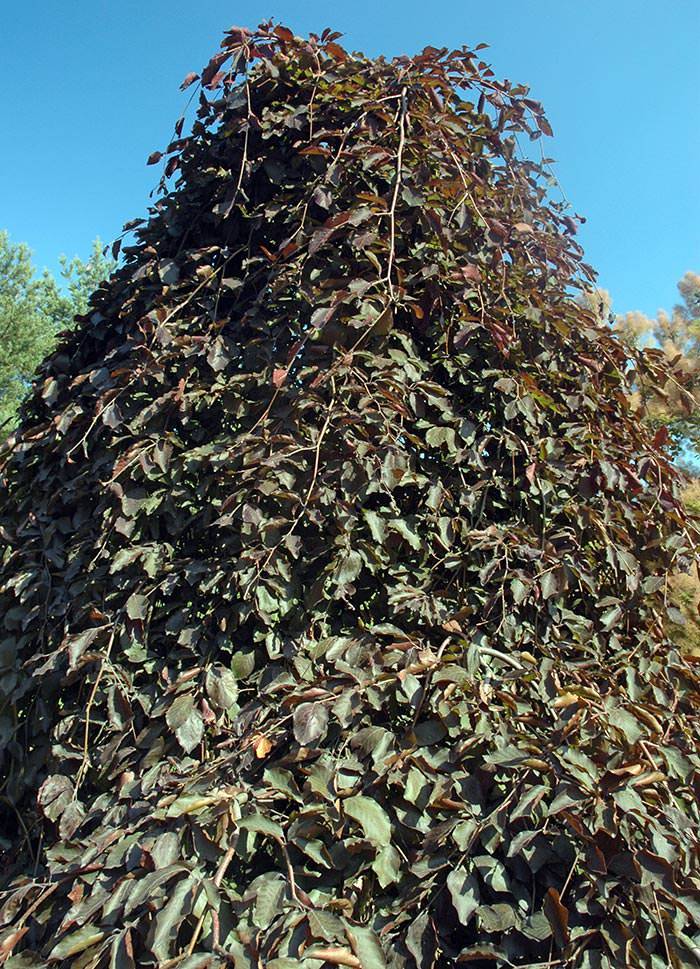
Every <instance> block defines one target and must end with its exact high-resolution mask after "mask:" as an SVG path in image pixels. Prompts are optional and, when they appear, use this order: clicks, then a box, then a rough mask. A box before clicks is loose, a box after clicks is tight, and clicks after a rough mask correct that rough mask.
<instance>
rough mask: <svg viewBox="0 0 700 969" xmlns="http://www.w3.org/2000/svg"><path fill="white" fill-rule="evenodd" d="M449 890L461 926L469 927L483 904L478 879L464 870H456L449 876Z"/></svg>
mask: <svg viewBox="0 0 700 969" xmlns="http://www.w3.org/2000/svg"><path fill="white" fill-rule="evenodd" d="M447 888H448V890H449V892H450V897H451V899H452V904H453V905H454V907H455V909H456V910H457V917H458V918H459V922H460V925H468V924H469V922H470V920H471V917H472V915H473V914H474V912H476V910H477V908H478V907H479V905H480V903H481V898H480V893H479V882H478V880H477V878H476V877H475V876H474V875H472V874H470V873H469V872H467V871H466V870H465V869H464V868H455V869H454V870H453V871H451V872H450V873H449V875H448V876H447Z"/></svg>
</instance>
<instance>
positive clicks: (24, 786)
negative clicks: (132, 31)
mask: <svg viewBox="0 0 700 969" xmlns="http://www.w3.org/2000/svg"><path fill="white" fill-rule="evenodd" d="M479 57H480V55H479V54H478V53H477V52H475V51H471V50H466V49H462V50H458V51H453V52H449V51H447V50H435V49H432V48H427V49H426V50H425V51H423V53H421V54H419V55H417V56H415V57H413V58H408V57H400V58H397V59H395V60H393V61H387V60H384V59H382V58H379V59H376V60H370V59H367V58H365V57H363V56H361V55H359V54H353V55H349V54H348V53H346V52H345V51H344V50H343V49H342V48H341V47H340V46H339V44H338V35H334V34H331V33H329V32H328V31H326V32H325V33H324V34H323V35H322V36H321V37H320V38H319V37H314V36H312V37H311V38H310V39H309V40H301V39H298V38H295V37H294V36H293V35H292V34H291V32H290V31H288V30H287V29H286V28H283V27H275V28H273V27H272V26H270V25H264V26H262V27H261V28H260V29H259V31H258V32H257V33H255V34H251V33H249V32H247V31H244V30H240V29H233V30H231V31H229V32H228V34H227V35H226V37H225V39H224V41H223V44H222V49H221V51H220V52H219V53H218V54H217V55H216V56H215V57H214V58H213V59H212V61H211V62H210V63H209V64H208V65H207V67H206V68H205V70H204V71H203V72H202V74H201V75H200V76H196V75H191V76H189V77H188V78H187V79H186V82H185V83H186V84H187V85H188V86H189V85H191V84H193V83H198V85H199V106H198V113H197V117H196V119H195V120H194V122H193V126H192V133H191V135H187V134H186V133H183V124H184V123H183V122H178V125H177V127H176V140H175V141H174V142H173V143H172V144H171V145H170V146H169V148H168V151H167V162H166V169H165V176H164V182H163V193H162V197H161V198H160V199H159V200H158V202H157V203H156V204H155V205H154V207H153V209H152V211H151V214H150V217H149V219H148V220H147V221H145V222H142V223H140V224H138V225H136V226H132V228H135V229H136V240H135V243H134V244H132V245H129V246H127V247H125V249H124V254H125V260H124V264H123V266H122V267H121V268H120V269H119V270H117V271H116V272H115V273H114V274H113V276H112V278H111V279H110V280H109V281H108V282H107V283H106V284H104V285H103V286H101V287H100V288H99V289H98V291H97V292H96V293H95V294H94V296H93V298H92V301H91V305H90V308H89V311H88V312H87V314H86V315H85V317H84V318H83V320H82V322H81V325H80V326H79V328H78V329H77V330H76V331H75V332H73V333H71V334H68V335H66V337H65V338H64V340H63V342H62V344H61V345H60V346H59V347H58V349H57V350H56V352H55V353H53V355H52V356H51V357H50V358H49V359H48V360H47V362H46V364H45V366H44V369H43V371H42V374H41V379H40V381H39V382H38V384H37V386H36V389H35V393H34V395H33V397H32V399H31V400H30V401H29V403H28V404H27V405H26V406H25V408H24V410H23V418H22V423H21V426H20V428H19V430H18V431H17V433H16V434H15V435H14V437H13V438H12V439H11V441H10V443H9V446H8V447H7V448H6V450H5V452H4V454H3V457H2V463H1V466H0V468H1V474H2V486H3V494H4V498H3V499H2V530H1V531H0V535H1V536H2V541H3V543H4V552H3V557H2V571H1V574H0V579H1V583H2V584H1V586H0V615H2V619H1V620H0V621H1V623H2V634H1V636H0V662H1V664H2V672H1V674H0V692H1V694H2V697H3V706H2V719H1V720H0V743H1V744H2V751H3V778H4V781H3V787H2V801H1V807H2V812H3V813H2V822H3V831H4V843H3V844H4V851H5V855H4V862H3V874H2V885H1V886H0V887H1V889H2V895H0V922H1V923H2V926H3V929H2V931H3V934H2V935H1V936H0V953H2V957H3V958H7V962H6V965H7V966H11V967H13V969H14V967H29V966H44V965H47V964H48V965H51V966H53V965H56V966H59V967H68V966H73V967H83V969H87V967H98V966H99V967H107V966H110V967H119V969H126V967H133V966H161V967H171V966H178V967H180V969H195V967H213V966H225V965H234V966H235V967H236V969H254V967H258V966H265V967H269V969H291V967H296V966H302V967H318V969H320V967H322V966H323V965H324V964H327V965H345V966H354V967H360V969H380V967H385V966H388V967H394V969H400V967H404V966H405V967H414V966H417V967H429V966H438V967H447V966H452V965H456V964H458V963H470V964H472V965H474V966H476V967H479V966H493V965H495V966H510V965H518V966H526V965H527V966H535V965H546V966H558V965H561V966H564V965H566V966H572V967H588V969H593V967H609V966H651V967H657V966H658V967H661V966H667V965H674V966H687V965H694V964H695V963H696V960H697V958H698V947H699V946H700V897H699V889H700V879H699V876H698V870H699V869H698V861H699V858H698V796H697V795H698V779H699V775H698V768H699V767H700V758H699V757H698V752H697V741H698V738H699V736H700V731H699V728H698V708H699V704H700V691H699V689H698V685H699V684H698V677H697V675H696V673H695V671H694V668H693V667H692V666H691V665H689V664H688V662H687V661H686V660H684V659H683V658H682V657H681V656H680V655H679V654H678V653H677V652H676V651H675V650H674V648H673V647H672V645H671V643H670V642H669V641H668V639H667V636H666V633H665V623H666V603H665V587H666V582H667V576H668V573H669V571H670V570H672V569H676V568H677V567H678V566H679V564H682V563H683V562H687V561H688V560H689V556H690V555H691V554H692V547H693V543H694V538H695V535H694V532H693V531H692V529H691V527H690V526H689V524H688V522H687V521H686V518H685V513H684V511H683V508H682V506H681V503H680V501H679V498H678V482H677V479H676V473H675V472H674V470H673V469H672V467H671V465H670V464H669V462H668V458H667V455H666V454H665V453H664V451H663V447H662V442H661V440H660V439H659V438H657V439H653V438H652V437H651V436H650V435H649V434H648V432H647V431H646V430H645V428H644V426H643V425H642V424H641V423H640V422H639V421H638V420H637V418H636V416H635V414H634V412H632V411H631V410H630V405H629V393H630V386H631V384H630V380H631V379H633V378H632V375H630V373H629V363H628V358H627V356H626V350H625V348H624V346H623V344H622V343H620V342H619V341H618V340H617V339H616V338H615V337H614V335H613V334H612V333H611V332H610V330H609V328H607V327H606V326H605V325H601V324H600V323H599V322H598V321H597V320H596V317H595V314H593V313H591V312H589V311H587V310H585V309H584V308H582V307H581V306H580V305H579V304H578V303H577V302H576V300H575V298H574V296H575V293H576V289H577V287H578V286H579V284H580V283H581V282H582V280H589V281H590V278H591V274H590V271H589V270H588V269H587V268H586V267H585V265H583V264H582V262H581V252H580V249H579V247H578V245H577V243H576V241H575V232H576V220H575V219H574V218H572V217H571V216H570V215H568V214H566V212H565V211H564V209H563V207H561V206H560V205H559V204H557V203H553V202H550V201H549V200H548V197H547V193H546V187H545V178H544V173H543V169H542V167H541V166H540V165H538V164H536V163H534V162H533V161H531V160H528V159H527V158H523V157H522V156H521V155H520V153H519V151H518V150H517V142H516V138H517V137H521V138H523V137H524V138H525V139H527V138H528V136H529V137H530V138H532V139H533V140H537V139H538V138H539V136H540V134H541V133H545V134H548V133H549V128H548V125H547V122H546V120H545V118H544V115H543V113H542V110H541V108H540V106H539V105H538V104H537V103H536V102H534V101H532V100H531V99H529V98H528V96H527V90H526V89H525V88H523V87H515V86H512V85H510V84H509V83H507V82H499V81H497V80H495V79H494V77H493V75H492V73H491V71H490V70H489V69H488V67H487V65H486V64H485V63H483V62H481V61H480V60H479ZM153 160H154V161H157V160H158V156H157V155H156V156H155V157H154V159H153ZM168 179H171V181H168Z"/></svg>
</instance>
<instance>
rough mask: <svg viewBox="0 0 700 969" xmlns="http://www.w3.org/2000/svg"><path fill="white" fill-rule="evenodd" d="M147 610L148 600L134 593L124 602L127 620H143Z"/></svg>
mask: <svg viewBox="0 0 700 969" xmlns="http://www.w3.org/2000/svg"><path fill="white" fill-rule="evenodd" d="M147 610H148V599H147V598H146V596H143V595H140V594H139V593H137V592H134V593H133V595H130V596H129V598H128V599H127V600H126V614H127V616H128V617H129V619H145V618H146V612H147Z"/></svg>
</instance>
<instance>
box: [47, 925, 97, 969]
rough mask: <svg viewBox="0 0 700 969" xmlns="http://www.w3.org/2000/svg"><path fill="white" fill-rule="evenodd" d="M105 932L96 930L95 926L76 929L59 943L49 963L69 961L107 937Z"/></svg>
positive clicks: (54, 948) (52, 951) (51, 954)
mask: <svg viewBox="0 0 700 969" xmlns="http://www.w3.org/2000/svg"><path fill="white" fill-rule="evenodd" d="M105 934H106V933H105V932H103V931H102V930H101V929H98V928H96V927H95V926H94V925H84V926H82V928H79V929H76V930H75V932H71V933H69V935H65V936H64V937H63V938H62V939H61V941H60V942H57V943H56V945H55V946H54V947H53V949H52V950H51V952H50V954H49V962H60V960H61V959H69V958H70V957H71V956H76V955H78V953H79V952H84V951H85V949H89V948H90V946H91V945H96V944H97V943H98V942H101V941H102V939H104V937H105Z"/></svg>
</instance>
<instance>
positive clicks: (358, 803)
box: [342, 794, 391, 847]
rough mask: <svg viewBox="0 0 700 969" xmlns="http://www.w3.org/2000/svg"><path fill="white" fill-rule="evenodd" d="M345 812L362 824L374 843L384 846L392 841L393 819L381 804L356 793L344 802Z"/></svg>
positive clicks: (366, 835)
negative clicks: (391, 819) (390, 818)
mask: <svg viewBox="0 0 700 969" xmlns="http://www.w3.org/2000/svg"><path fill="white" fill-rule="evenodd" d="M342 807H343V811H344V813H345V814H346V815H347V816H348V817H350V818H353V819H354V820H355V821H357V822H358V823H359V824H360V827H361V828H362V830H363V831H364V834H365V837H366V838H367V840H368V841H371V842H372V844H374V845H378V846H379V847H383V846H384V845H387V844H389V843H390V842H391V821H390V820H389V815H388V814H387V813H386V811H385V810H384V808H383V807H381V805H379V804H377V802H376V801H374V800H373V799H372V798H371V797H365V795H364V794H354V795H353V796H352V797H348V798H346V799H345V800H344V801H343V802H342Z"/></svg>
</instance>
